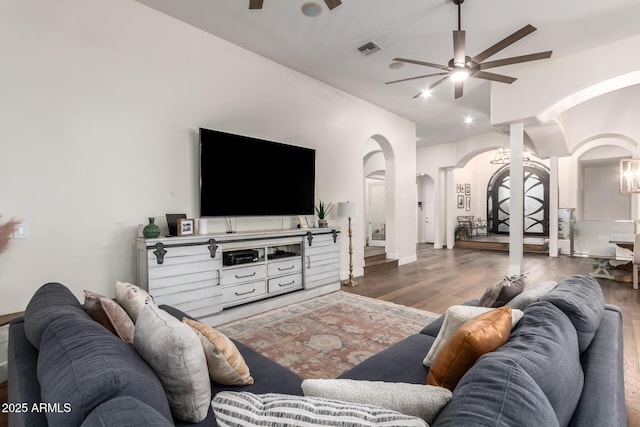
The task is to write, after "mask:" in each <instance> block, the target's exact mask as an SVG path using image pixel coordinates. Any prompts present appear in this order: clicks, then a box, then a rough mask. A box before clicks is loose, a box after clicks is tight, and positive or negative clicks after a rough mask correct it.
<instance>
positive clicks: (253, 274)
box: [234, 271, 256, 279]
mask: <svg viewBox="0 0 640 427" xmlns="http://www.w3.org/2000/svg"><path fill="white" fill-rule="evenodd" d="M255 275H256V272H255V271H254V272H253V273H251V274H247V275H246V276H238V275H237V274H234V276H236V279H246V278H247V277H253V276H255Z"/></svg>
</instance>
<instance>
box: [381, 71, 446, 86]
mask: <svg viewBox="0 0 640 427" xmlns="http://www.w3.org/2000/svg"><path fill="white" fill-rule="evenodd" d="M446 74H449V73H433V74H425V75H423V76H416V77H409V78H408V79H400V80H394V81H392V82H385V83H384V84H386V85H390V84H393V83H400V82H407V81H409V80H418V79H424V78H426V77H432V76H444V75H446Z"/></svg>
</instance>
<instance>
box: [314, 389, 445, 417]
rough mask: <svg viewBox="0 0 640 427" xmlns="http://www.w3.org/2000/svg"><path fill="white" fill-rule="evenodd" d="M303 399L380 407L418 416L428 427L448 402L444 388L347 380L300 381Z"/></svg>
mask: <svg viewBox="0 0 640 427" xmlns="http://www.w3.org/2000/svg"><path fill="white" fill-rule="evenodd" d="M302 391H303V392H304V395H305V396H312V397H322V398H324V399H335V400H341V401H345V402H352V403H363V404H367V405H374V406H380V407H381V408H385V409H389V410H391V411H397V412H400V413H401V414H405V415H411V416H414V417H419V418H422V419H423V420H425V421H426V422H427V423H428V424H431V423H432V422H433V421H434V420H435V419H436V417H437V416H438V414H439V413H440V411H441V410H442V408H444V406H445V405H446V404H447V403H449V401H450V400H451V391H450V390H448V389H446V388H444V387H436V386H432V385H423V384H408V383H389V382H382V381H364V380H363V381H360V380H349V379H336V380H326V379H310V380H304V381H303V382H302Z"/></svg>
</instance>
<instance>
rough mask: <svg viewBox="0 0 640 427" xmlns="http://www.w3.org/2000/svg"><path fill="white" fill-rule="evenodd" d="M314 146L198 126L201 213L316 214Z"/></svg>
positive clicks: (227, 214)
mask: <svg viewBox="0 0 640 427" xmlns="http://www.w3.org/2000/svg"><path fill="white" fill-rule="evenodd" d="M315 163H316V152H315V150H312V149H309V148H303V147H296V146H293V145H287V144H280V143H277V142H271V141H265V140H262V139H257V138H250V137H246V136H241V135H233V134H229V133H225V132H219V131H214V130H209V129H202V128H201V129H200V216H203V217H207V216H278V215H312V214H313V213H314V210H313V208H314V201H315Z"/></svg>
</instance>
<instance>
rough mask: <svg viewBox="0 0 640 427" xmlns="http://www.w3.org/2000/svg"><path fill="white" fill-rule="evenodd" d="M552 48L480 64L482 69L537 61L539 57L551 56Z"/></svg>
mask: <svg viewBox="0 0 640 427" xmlns="http://www.w3.org/2000/svg"><path fill="white" fill-rule="evenodd" d="M552 53H553V51H552V50H548V51H546V52H538V53H532V54H530V55H522V56H513V57H511V58H505V59H497V60H495V61H488V62H483V63H482V64H480V69H481V70H486V69H488V68H495V67H502V66H504V65H511V64H519V63H521V62H529V61H537V60H539V59H547V58H551V54H552Z"/></svg>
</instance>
